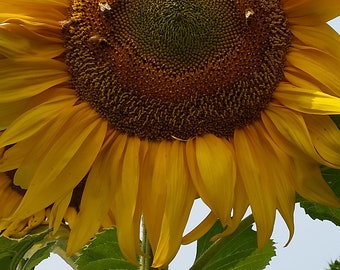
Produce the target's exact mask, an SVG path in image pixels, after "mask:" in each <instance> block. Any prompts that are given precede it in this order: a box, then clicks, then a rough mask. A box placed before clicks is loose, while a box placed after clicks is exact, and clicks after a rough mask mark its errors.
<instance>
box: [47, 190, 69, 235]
mask: <svg viewBox="0 0 340 270" xmlns="http://www.w3.org/2000/svg"><path fill="white" fill-rule="evenodd" d="M71 198H72V192H69V193H68V194H67V195H66V196H63V197H62V198H60V199H59V200H58V201H56V202H55V203H54V204H53V207H52V210H51V213H50V216H49V224H50V227H52V228H53V233H56V232H57V231H58V229H59V227H60V224H61V222H62V220H63V219H64V216H65V213H66V210H67V208H68V206H69V204H70V201H71Z"/></svg>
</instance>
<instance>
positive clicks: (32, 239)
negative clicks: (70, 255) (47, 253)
mask: <svg viewBox="0 0 340 270" xmlns="http://www.w3.org/2000/svg"><path fill="white" fill-rule="evenodd" d="M45 229H46V227H45ZM49 232H50V230H44V231H42V232H41V231H40V232H37V233H31V234H28V235H26V236H25V237H24V238H21V239H10V238H7V237H4V236H1V237H0V265H1V269H6V270H32V269H33V268H34V267H35V266H36V265H37V264H38V263H39V262H40V261H41V260H42V259H41V260H40V259H39V257H38V256H35V258H34V259H33V260H32V261H30V257H29V256H27V253H28V252H29V251H30V250H31V248H32V247H33V246H34V244H36V243H38V242H39V241H41V240H42V239H44V237H45V236H46V235H47V234H48V233H49Z"/></svg>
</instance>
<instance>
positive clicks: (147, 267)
mask: <svg viewBox="0 0 340 270" xmlns="http://www.w3.org/2000/svg"><path fill="white" fill-rule="evenodd" d="M142 227H143V234H142V237H143V238H142V251H143V253H144V255H143V256H141V265H140V268H139V269H140V270H152V269H156V268H153V267H151V265H152V259H153V254H152V250H151V246H150V242H149V239H148V234H147V232H146V228H145V224H144V222H143V224H142Z"/></svg>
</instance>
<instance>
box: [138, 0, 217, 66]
mask: <svg viewBox="0 0 340 270" xmlns="http://www.w3.org/2000/svg"><path fill="white" fill-rule="evenodd" d="M136 12H137V14H136V15H135V20H134V21H135V25H136V28H137V29H136V30H137V31H136V37H137V42H138V43H139V44H140V45H141V46H142V48H143V49H144V52H145V53H148V54H149V55H153V56H154V57H155V58H157V59H158V60H161V61H164V62H165V63H167V65H169V64H170V63H171V64H172V65H192V64H193V62H199V61H200V60H201V58H202V57H203V56H204V55H206V52H209V51H212V50H215V49H216V45H217V44H216V43H217V42H216V39H217V33H216V32H217V31H216V30H217V29H216V28H214V25H216V18H215V17H214V16H213V11H212V10H210V9H209V8H206V6H204V5H203V3H202V2H201V1H195V2H193V1H191V0H166V1H162V0H146V1H143V5H142V6H141V9H140V10H138V11H136Z"/></svg>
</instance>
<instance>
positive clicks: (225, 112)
mask: <svg viewBox="0 0 340 270" xmlns="http://www.w3.org/2000/svg"><path fill="white" fill-rule="evenodd" d="M280 2H281V1H279V0H269V1H268V0H232V1H231V0H209V1H207V0H107V1H102V0H99V1H98V2H96V1H93V0H74V1H73V4H72V8H71V9H70V15H69V20H68V22H67V23H65V24H64V27H63V33H64V37H65V47H66V49H67V50H66V63H67V64H68V66H69V70H70V74H71V77H72V85H73V88H74V89H75V91H76V93H77V95H78V96H79V98H80V99H81V100H84V101H87V102H89V103H90V104H91V105H92V107H93V108H94V109H95V110H96V111H97V112H99V113H100V114H101V115H102V116H103V118H105V119H107V121H108V122H109V123H110V124H111V126H112V127H113V128H114V129H116V130H119V131H121V132H123V133H126V134H128V135H131V136H139V137H140V138H143V139H148V140H156V141H157V140H172V139H173V138H180V139H185V140H186V139H189V138H192V137H195V136H199V135H203V134H206V133H212V134H215V135H216V136H221V137H227V138H229V137H231V136H232V135H233V132H234V130H235V129H236V128H242V127H244V126H246V125H248V124H250V123H252V122H253V121H254V120H256V119H257V118H258V117H259V114H260V112H261V111H262V110H263V109H264V108H265V107H266V106H267V104H268V103H269V102H270V100H271V97H272V93H273V91H274V90H275V88H276V86H277V84H278V82H279V81H281V80H282V78H283V68H284V65H285V55H286V53H287V50H288V48H289V46H290V42H291V33H290V30H289V25H288V23H287V19H286V16H285V14H284V12H283V10H282V8H281V6H280Z"/></svg>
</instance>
